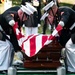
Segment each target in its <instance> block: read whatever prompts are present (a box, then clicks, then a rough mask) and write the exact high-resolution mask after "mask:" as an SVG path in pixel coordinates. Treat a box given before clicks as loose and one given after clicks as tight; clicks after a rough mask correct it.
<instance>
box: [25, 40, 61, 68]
mask: <svg viewBox="0 0 75 75" xmlns="http://www.w3.org/2000/svg"><path fill="white" fill-rule="evenodd" d="M61 49H62V46H61V45H60V44H59V43H58V42H57V41H56V40H55V41H53V42H52V43H50V44H48V45H46V46H44V47H43V48H42V49H41V50H40V51H39V52H38V53H37V54H36V55H35V56H33V57H27V56H25V62H24V67H25V68H29V69H56V68H57V67H59V66H60V65H61V63H60V61H59V59H60V57H61Z"/></svg>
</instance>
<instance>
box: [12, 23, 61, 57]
mask: <svg viewBox="0 0 75 75" xmlns="http://www.w3.org/2000/svg"><path fill="white" fill-rule="evenodd" d="M61 29H62V28H61V27H60V26H59V27H57V28H56V29H55V30H54V32H53V33H52V34H51V35H43V34H37V35H30V36H25V35H23V34H22V33H21V32H20V31H19V29H18V23H15V25H14V26H13V30H14V32H15V33H16V37H17V40H18V44H19V46H20V47H21V48H22V50H23V51H24V52H25V54H26V55H27V56H28V57H32V56H34V55H36V54H37V53H38V52H39V50H40V49H41V48H42V47H44V46H45V45H48V44H49V43H51V42H52V41H53V40H54V39H55V37H56V36H57V35H58V32H59V31H60V30H61Z"/></svg>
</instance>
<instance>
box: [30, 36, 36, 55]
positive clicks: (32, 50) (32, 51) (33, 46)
mask: <svg viewBox="0 0 75 75" xmlns="http://www.w3.org/2000/svg"><path fill="white" fill-rule="evenodd" d="M35 52H36V36H34V37H33V38H31V39H30V56H32V55H34V54H35Z"/></svg>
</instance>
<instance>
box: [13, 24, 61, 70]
mask: <svg viewBox="0 0 75 75" xmlns="http://www.w3.org/2000/svg"><path fill="white" fill-rule="evenodd" d="M13 29H14V31H15V33H16V36H17V40H18V43H19V46H20V47H21V48H22V50H23V51H24V52H25V55H26V56H25V63H24V66H25V68H46V69H47V68H56V67H58V66H60V62H59V59H60V56H61V55H60V52H61V48H62V46H61V45H60V44H59V43H58V42H57V41H56V40H54V41H53V40H49V38H50V35H42V34H38V35H30V36H24V35H22V34H21V32H20V31H19V30H18V25H17V24H15V25H14V26H13ZM51 38H52V37H51ZM47 41H48V43H46V42H47Z"/></svg>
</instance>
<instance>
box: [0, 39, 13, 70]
mask: <svg viewBox="0 0 75 75" xmlns="http://www.w3.org/2000/svg"><path fill="white" fill-rule="evenodd" d="M13 50H14V49H13V46H12V44H11V43H10V42H9V41H8V40H6V41H1V40H0V70H7V69H8V68H9V67H10V66H11V61H12V60H13V59H12V58H13V54H12V52H13Z"/></svg>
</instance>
